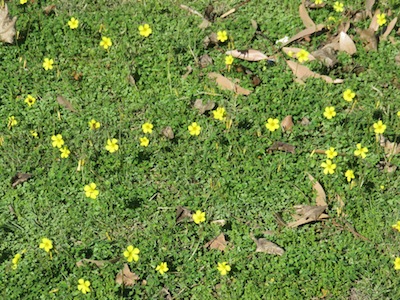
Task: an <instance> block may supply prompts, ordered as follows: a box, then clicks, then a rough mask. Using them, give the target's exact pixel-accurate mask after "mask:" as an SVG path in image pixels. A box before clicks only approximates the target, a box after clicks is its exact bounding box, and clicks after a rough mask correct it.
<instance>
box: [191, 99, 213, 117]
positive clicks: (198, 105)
mask: <svg viewBox="0 0 400 300" xmlns="http://www.w3.org/2000/svg"><path fill="white" fill-rule="evenodd" d="M193 107H194V108H196V109H198V110H199V114H201V115H202V114H204V113H205V112H206V111H209V110H213V109H214V107H215V102H213V101H208V102H207V103H206V104H203V100H201V99H196V101H195V102H194V104H193Z"/></svg>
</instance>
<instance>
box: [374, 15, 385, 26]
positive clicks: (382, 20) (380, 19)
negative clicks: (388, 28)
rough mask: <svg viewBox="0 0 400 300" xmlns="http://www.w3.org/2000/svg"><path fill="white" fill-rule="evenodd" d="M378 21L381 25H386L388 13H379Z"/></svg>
mask: <svg viewBox="0 0 400 300" xmlns="http://www.w3.org/2000/svg"><path fill="white" fill-rule="evenodd" d="M376 22H377V23H378V25H379V26H382V25H385V24H386V15H385V14H384V13H381V14H378V15H377V16H376Z"/></svg>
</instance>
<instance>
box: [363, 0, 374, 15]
mask: <svg viewBox="0 0 400 300" xmlns="http://www.w3.org/2000/svg"><path fill="white" fill-rule="evenodd" d="M374 4H375V0H366V1H365V10H366V12H367V15H368V16H369V17H371V16H372V14H371V11H372V7H373V6H374Z"/></svg>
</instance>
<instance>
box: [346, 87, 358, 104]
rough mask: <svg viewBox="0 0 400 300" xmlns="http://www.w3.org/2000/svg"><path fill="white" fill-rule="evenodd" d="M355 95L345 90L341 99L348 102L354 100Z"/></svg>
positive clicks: (349, 90)
mask: <svg viewBox="0 0 400 300" xmlns="http://www.w3.org/2000/svg"><path fill="white" fill-rule="evenodd" d="M355 96H356V93H354V92H353V91H352V90H351V89H347V90H345V91H344V92H343V99H344V100H346V101H348V102H350V101H352V100H353V99H354V97H355Z"/></svg>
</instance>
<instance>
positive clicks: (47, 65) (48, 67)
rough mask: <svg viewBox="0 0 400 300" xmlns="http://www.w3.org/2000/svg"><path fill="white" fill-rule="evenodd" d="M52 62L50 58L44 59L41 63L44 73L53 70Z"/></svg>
mask: <svg viewBox="0 0 400 300" xmlns="http://www.w3.org/2000/svg"><path fill="white" fill-rule="evenodd" d="M53 64H54V60H53V59H51V58H47V57H46V58H45V59H44V61H43V69H45V70H46V71H48V70H52V69H53Z"/></svg>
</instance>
